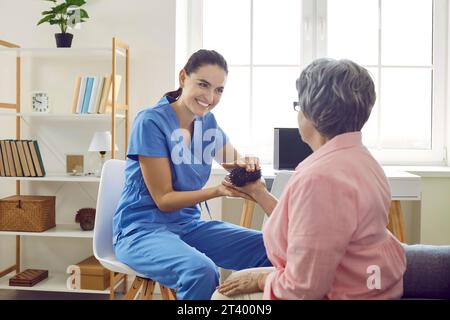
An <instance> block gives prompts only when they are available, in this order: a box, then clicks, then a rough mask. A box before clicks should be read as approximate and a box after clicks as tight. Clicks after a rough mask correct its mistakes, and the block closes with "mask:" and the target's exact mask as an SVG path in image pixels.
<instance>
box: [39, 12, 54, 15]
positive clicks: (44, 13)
mask: <svg viewBox="0 0 450 320" xmlns="http://www.w3.org/2000/svg"><path fill="white" fill-rule="evenodd" d="M51 13H54V12H53V11H42V12H41V14H42V15H43V16H45V15H46V14H51Z"/></svg>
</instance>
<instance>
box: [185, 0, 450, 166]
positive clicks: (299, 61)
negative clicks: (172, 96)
mask: <svg viewBox="0 0 450 320" xmlns="http://www.w3.org/2000/svg"><path fill="white" fill-rule="evenodd" d="M181 2H185V1H181ZM186 8H187V11H188V18H187V19H186V20H187V21H188V23H187V24H188V30H189V33H188V34H187V37H186V39H187V45H186V54H185V55H184V57H183V58H184V59H183V60H185V59H186V56H188V55H189V54H190V53H192V52H194V51H195V50H197V49H199V48H208V49H214V50H217V51H218V52H220V53H222V54H223V55H224V57H225V58H226V59H227V61H228V64H229V76H228V83H227V85H226V88H225V92H224V95H223V98H222V101H221V103H220V104H219V106H218V107H217V108H216V109H215V110H214V113H215V115H216V117H217V119H218V121H219V123H220V125H221V126H222V128H223V129H224V130H225V132H227V134H228V135H229V136H230V138H231V139H232V141H233V143H234V144H235V145H236V147H237V148H238V150H240V151H241V152H242V153H253V154H257V155H258V156H260V157H261V159H262V161H263V162H264V163H271V162H272V158H273V128H275V127H297V119H296V113H293V111H292V101H294V100H295V99H296V97H297V92H296V89H295V80H296V79H297V78H298V76H299V74H300V72H301V70H302V67H303V66H305V65H307V64H308V63H309V62H310V61H311V60H313V59H315V58H319V57H324V56H328V57H332V58H337V59H339V58H347V59H351V60H354V61H356V62H358V63H359V64H361V65H363V66H365V67H366V68H367V69H368V70H369V71H370V72H371V74H372V76H373V79H374V82H375V84H376V91H377V102H376V105H375V107H374V109H373V111H372V115H371V117H370V119H369V121H368V123H367V124H366V125H365V127H364V128H363V138H364V143H365V144H366V145H367V146H368V147H369V148H371V151H372V152H373V153H374V154H375V156H376V157H377V158H378V159H379V160H380V161H382V162H383V163H384V164H412V163H416V164H418V163H427V164H431V163H433V164H442V162H443V161H444V160H443V159H444V134H445V131H444V124H445V121H444V118H445V112H444V108H445V92H446V90H445V82H446V80H445V79H446V47H445V43H446V36H447V31H446V24H447V21H446V19H447V4H446V2H445V1H444V0H434V1H433V0H328V1H327V0H303V1H300V0H277V1H273V0H227V1H222V0H191V1H190V2H189V4H188V5H187V6H186Z"/></svg>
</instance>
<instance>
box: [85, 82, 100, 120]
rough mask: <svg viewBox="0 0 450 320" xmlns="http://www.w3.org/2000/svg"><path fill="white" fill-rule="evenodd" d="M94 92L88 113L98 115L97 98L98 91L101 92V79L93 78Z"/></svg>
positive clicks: (91, 95) (92, 92) (90, 98)
mask: <svg viewBox="0 0 450 320" xmlns="http://www.w3.org/2000/svg"><path fill="white" fill-rule="evenodd" d="M92 79H93V80H92V91H91V94H90V97H89V106H88V111H87V113H97V110H96V105H95V103H96V98H97V94H98V90H99V83H100V78H99V77H92Z"/></svg>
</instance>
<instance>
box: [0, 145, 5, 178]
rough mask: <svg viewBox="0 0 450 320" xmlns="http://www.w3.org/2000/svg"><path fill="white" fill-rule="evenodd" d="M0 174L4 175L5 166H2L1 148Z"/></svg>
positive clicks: (0, 150) (0, 151)
mask: <svg viewBox="0 0 450 320" xmlns="http://www.w3.org/2000/svg"><path fill="white" fill-rule="evenodd" d="M0 176H1V177H4V176H5V167H4V166H3V157H2V148H0Z"/></svg>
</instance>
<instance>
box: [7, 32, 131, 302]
mask: <svg viewBox="0 0 450 320" xmlns="http://www.w3.org/2000/svg"><path fill="white" fill-rule="evenodd" d="M2 55H6V56H8V55H9V56H11V57H14V58H15V62H16V101H15V103H2V102H0V118H2V119H3V118H4V119H12V120H14V119H15V124H16V126H15V127H16V130H15V135H11V136H8V137H7V138H6V139H17V140H20V139H21V136H22V135H24V132H23V130H22V129H21V124H24V123H25V124H26V125H28V127H29V129H30V130H29V132H28V134H25V135H24V137H25V139H35V137H33V136H31V137H30V136H29V135H30V132H31V134H32V135H33V134H36V133H35V132H34V131H33V129H34V128H33V126H34V124H35V122H34V121H38V122H39V123H43V125H42V126H41V129H42V128H43V129H44V130H47V129H48V127H51V126H56V127H57V126H58V125H59V126H60V127H62V130H63V131H67V133H64V134H62V135H61V136H59V137H56V138H55V137H54V136H52V135H51V134H47V136H46V137H47V138H48V137H50V139H49V140H51V141H50V143H48V146H49V145H51V142H52V141H54V140H52V139H57V138H59V140H60V141H61V140H62V143H63V144H64V145H65V146H69V145H70V144H71V143H73V142H78V141H77V139H78V140H79V139H81V138H86V136H87V134H86V133H85V132H83V131H86V130H85V129H84V128H85V127H86V128H89V127H90V128H91V130H92V127H93V128H95V129H96V130H94V131H98V130H101V128H105V127H107V128H109V129H108V130H111V134H112V145H113V146H114V145H116V143H117V141H118V140H117V139H116V137H117V135H116V131H117V130H116V126H117V125H119V124H121V125H123V126H124V132H125V134H124V139H123V141H122V142H123V146H122V145H121V149H122V150H126V149H127V140H128V104H129V82H128V81H129V74H128V70H129V47H128V45H127V44H125V43H123V42H121V41H120V40H118V39H116V38H113V39H112V47H111V48H78V49H77V48H20V47H19V46H18V45H15V44H12V43H9V42H6V41H2V40H0V56H2ZM117 57H123V58H124V63H125V71H124V72H125V75H124V85H123V86H122V87H124V96H123V99H122V100H125V103H124V104H120V103H118V102H117V101H115V100H113V101H112V108H111V110H110V112H109V113H106V114H71V113H70V111H68V110H69V107H68V106H69V104H70V102H71V101H68V102H67V103H66V105H65V106H61V107H59V108H58V107H57V106H58V105H59V104H58V103H55V105H54V107H55V108H54V109H52V111H51V112H49V113H35V112H27V110H25V112H24V111H23V110H21V95H24V92H25V91H26V90H30V89H29V88H27V86H26V85H24V86H22V83H21V82H22V81H24V80H23V78H22V77H21V74H22V73H23V71H24V70H23V69H25V68H23V66H22V64H24V61H25V60H26V59H28V58H31V59H33V58H38V59H39V58H42V59H44V60H45V59H50V60H45V61H46V62H49V63H50V64H51V63H52V62H55V63H58V62H60V61H70V59H75V61H77V62H79V61H85V60H88V61H89V62H90V63H91V66H92V62H94V65H96V64H97V62H98V61H103V62H105V61H106V62H109V63H110V64H109V66H110V67H107V69H106V70H107V71H108V73H111V74H112V75H116V74H117V71H116V63H117V59H116V58H117ZM64 59H66V60H64ZM67 59H69V60H67ZM25 65H26V64H25ZM81 66H84V67H85V68H87V70H83V69H82V68H81ZM86 66H87V65H86V64H82V63H80V70H77V72H81V73H84V74H89V73H90V72H92V71H91V70H90V69H89V67H86ZM38 67H39V65H38ZM54 74H55V71H53V73H52V76H54ZM57 76H58V74H57V73H56V75H55V77H57ZM115 78H116V77H115V76H113V77H112V92H113V95H114V92H115V90H117V84H116V82H115ZM69 81H70V82H72V81H73V80H72V79H70V80H69ZM71 84H72V83H70V85H71ZM38 85H39V89H44V90H45V88H46V85H47V83H45V81H40V82H39V83H38ZM56 85H59V84H58V83H57V84H56ZM23 87H24V88H25V90H23ZM52 89H54V90H55V91H57V92H59V91H61V90H60V88H59V87H56V88H52ZM71 89H72V90H73V88H71ZM21 91H22V92H21ZM68 94H69V93H68V92H67V93H66V96H65V97H64V99H63V101H66V100H67V95H68ZM70 95H72V92H70ZM119 99H120V97H119ZM22 100H23V99H22ZM22 104H23V103H22ZM65 111H66V112H65ZM7 121H10V120H7ZM74 127H75V128H77V127H79V128H78V129H79V130H80V132H81V134H85V136H82V137H80V134H73V133H70V130H71V128H74ZM40 144H41V143H40ZM122 147H123V148H122ZM49 149H50V150H51V148H49ZM53 149H55V148H53ZM56 149H58V148H56ZM67 149H70V148H67ZM51 151H52V152H55V151H60V150H51ZM41 153H42V149H41ZM44 155H45V154H43V158H44ZM111 158H116V150H115V148H112V151H111ZM59 160H61V159H59ZM44 167H45V169H46V170H47V171H50V173H49V172H47V174H46V175H45V176H44V177H0V182H1V183H2V184H3V183H5V185H6V183H13V182H15V186H16V194H17V195H20V194H21V189H24V186H25V187H29V188H28V189H29V190H37V189H35V188H34V187H33V186H43V187H44V189H45V188H46V187H45V186H49V185H50V186H53V187H54V186H57V187H54V189H55V190H56V191H55V192H56V193H57V192H59V190H61V189H62V188H64V186H65V185H69V186H72V185H73V183H76V184H78V186H79V191H80V192H79V193H80V195H86V194H87V193H88V192H87V191H86V188H91V190H96V189H97V186H98V183H99V181H100V178H99V177H97V176H93V175H84V176H71V175H68V174H66V173H64V172H52V171H53V170H54V168H52V167H47V166H46V164H45V162H44ZM61 171H63V170H61ZM22 184H24V185H22ZM76 184H75V185H76ZM70 188H72V187H70ZM45 190H46V194H45V195H49V194H48V190H52V189H51V188H47V189H45ZM70 192H74V191H73V189H70ZM32 194H34V193H32ZM36 195H39V193H37V194H36ZM74 198H76V194H70V193H69V196H68V197H66V198H64V200H60V201H63V202H64V203H63V204H61V203H60V204H59V205H58V196H57V198H56V201H57V209H56V220H57V224H56V227H54V228H52V229H49V230H46V231H44V232H22V231H0V236H12V237H15V238H16V250H15V255H16V256H15V264H14V265H13V266H10V267H9V268H6V269H4V270H0V289H13V290H32V291H54V292H76V293H97V294H109V295H110V298H114V290H110V289H109V288H108V289H107V290H75V289H70V288H67V285H66V282H67V279H68V277H69V275H68V274H67V273H65V271H66V270H63V268H61V267H60V269H61V270H57V271H53V270H52V271H50V270H49V276H48V278H47V279H45V280H43V281H41V282H39V283H38V284H36V285H34V286H33V287H19V286H9V278H11V277H12V276H13V275H14V274H16V273H18V272H20V271H22V269H24V263H23V259H24V257H22V255H23V254H24V252H23V251H24V250H22V249H21V246H23V245H24V240H25V239H28V238H34V239H35V240H33V242H37V241H46V240H45V239H46V238H49V239H55V238H58V241H57V242H53V243H61V242H64V241H66V242H67V241H69V242H70V241H80V240H77V239H87V240H84V241H89V239H91V240H92V238H93V231H83V230H81V228H80V225H79V224H75V223H58V216H61V215H69V216H70V215H71V214H72V211H73V210H69V211H70V212H69V213H67V210H66V208H65V206H66V203H65V201H76V200H74ZM95 199H96V198H95ZM79 206H80V207H81V206H83V204H82V203H80V204H79ZM73 222H74V221H73ZM65 239H66V240H65ZM70 239H72V240H70ZM89 243H90V248H89V250H88V251H90V252H91V254H92V241H89ZM59 248H61V246H60V247H59ZM65 249H66V248H65ZM65 249H64V250H65ZM85 249H86V248H85ZM69 250H70V249H69ZM85 251H86V250H85ZM31 256H32V258H29V259H28V260H30V259H33V255H31ZM34 257H36V256H34ZM56 257H59V255H58V254H56ZM39 258H41V263H42V260H44V261H45V260H46V258H45V257H39ZM53 258H54V257H53ZM84 258H86V257H85V256H81V257H79V260H78V261H81V260H82V259H84ZM57 262H58V264H59V265H60V264H61V261H57ZM76 262H77V261H73V263H76ZM48 263H49V264H50V265H49V266H48V269H51V268H50V267H51V264H52V262H48ZM73 263H69V264H67V265H66V267H67V266H68V265H70V264H73ZM27 265H32V261H31V262H30V261H28V263H27ZM40 268H42V267H40ZM111 278H114V277H113V274H111ZM115 278H117V277H115ZM118 285H120V282H117V283H112V285H111V286H112V287H114V288H116V287H117V286H118Z"/></svg>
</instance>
